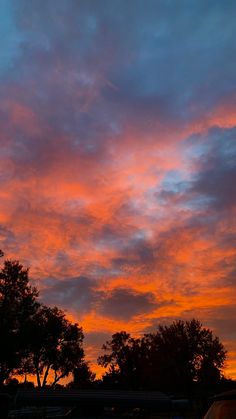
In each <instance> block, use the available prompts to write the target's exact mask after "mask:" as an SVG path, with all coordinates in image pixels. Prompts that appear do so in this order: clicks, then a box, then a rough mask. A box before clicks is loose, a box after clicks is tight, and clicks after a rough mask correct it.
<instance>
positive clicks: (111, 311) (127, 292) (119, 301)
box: [100, 288, 171, 320]
mask: <svg viewBox="0 0 236 419" xmlns="http://www.w3.org/2000/svg"><path fill="white" fill-rule="evenodd" d="M169 304H171V302H168V301H159V302H158V301H157V300H156V297H155V295H154V294H153V293H151V292H142V293H141V292H136V291H134V290H132V289H131V288H118V289H115V290H114V291H112V292H111V294H110V295H109V294H108V296H107V297H105V298H103V301H102V306H101V309H100V310H101V312H102V313H103V314H105V315H106V316H111V317H114V318H116V319H123V320H125V319H127V320H128V319H130V318H132V317H134V316H137V315H138V314H140V313H142V314H144V313H148V312H151V311H152V310H154V309H155V308H158V307H163V306H165V305H169Z"/></svg>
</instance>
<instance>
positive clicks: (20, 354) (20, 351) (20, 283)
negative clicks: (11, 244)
mask: <svg viewBox="0 0 236 419" xmlns="http://www.w3.org/2000/svg"><path fill="white" fill-rule="evenodd" d="M1 256H3V252H1ZM37 296H38V292H37V290H36V288H33V287H31V286H30V285H29V278H28V269H24V268H23V266H22V265H21V264H20V263H19V262H18V261H9V260H6V261H5V262H4V264H3V267H2V269H1V270H0V336H1V345H0V385H2V384H3V382H4V380H6V379H7V378H8V377H9V376H10V374H11V373H13V372H14V370H15V369H17V368H18V367H19V366H20V363H21V361H22V358H24V357H25V356H26V355H27V351H28V347H29V339H31V338H32V337H30V336H29V335H28V333H27V328H28V322H29V319H30V318H31V317H32V316H33V315H34V313H35V312H36V310H37V308H38V306H39V304H38V302H37V299H36V298H37Z"/></svg>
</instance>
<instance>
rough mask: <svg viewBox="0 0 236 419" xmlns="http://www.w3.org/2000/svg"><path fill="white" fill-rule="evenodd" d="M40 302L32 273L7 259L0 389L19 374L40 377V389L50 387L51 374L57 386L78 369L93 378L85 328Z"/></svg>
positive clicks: (2, 282) (1, 278) (2, 272)
mask: <svg viewBox="0 0 236 419" xmlns="http://www.w3.org/2000/svg"><path fill="white" fill-rule="evenodd" d="M0 256H3V252H0ZM37 297H38V291H37V289H36V288H35V287H32V286H31V285H30V283H29V277H28V269H24V268H23V266H22V265H21V264H20V263H19V262H18V261H10V260H5V261H4V263H3V266H2V268H1V269H0V336H1V345H0V385H2V384H3V382H4V381H5V380H7V379H9V377H11V375H12V374H14V373H18V374H23V373H24V374H27V373H30V374H36V377H37V384H38V386H39V387H44V386H45V385H46V384H47V380H48V377H49V374H50V373H52V374H53V382H52V385H55V384H56V383H57V382H58V381H59V380H60V379H61V378H63V377H67V376H68V375H69V374H70V373H71V372H73V371H74V369H77V370H79V371H80V373H81V375H82V374H83V372H84V373H85V372H86V379H87V378H88V374H89V368H88V365H87V363H86V362H85V360H84V350H83V339H84V335H83V331H82V328H81V327H79V326H78V324H77V323H72V322H70V321H69V320H68V319H67V318H66V316H65V313H64V312H63V311H62V310H60V309H59V308H57V307H47V306H45V305H43V304H41V303H40V302H39V301H38V298H37ZM86 367H87V371H86ZM52 374H51V375H52Z"/></svg>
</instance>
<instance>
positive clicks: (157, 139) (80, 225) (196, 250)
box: [0, 0, 236, 379]
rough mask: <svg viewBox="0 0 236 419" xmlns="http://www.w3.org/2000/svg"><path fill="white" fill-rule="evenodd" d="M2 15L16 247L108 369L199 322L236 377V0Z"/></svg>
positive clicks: (0, 47) (0, 146)
mask: <svg viewBox="0 0 236 419" xmlns="http://www.w3.org/2000/svg"><path fill="white" fill-rule="evenodd" d="M0 11H1V14H0V52H1V56H0V57H1V59H0V121H1V135H0V184H1V188H0V248H1V249H2V250H3V251H4V252H5V255H6V257H8V258H15V259H19V260H20V261H21V262H22V263H23V264H24V265H25V266H29V267H30V278H31V281H32V282H33V283H34V284H36V285H37V287H38V288H39V290H40V296H41V299H42V301H43V302H45V303H46V304H49V305H58V306H59V307H60V308H62V309H64V310H66V312H67V315H68V317H69V318H70V319H73V320H74V321H78V322H79V324H80V325H82V326H83V329H84V332H85V336H86V338H85V344H86V346H85V349H86V353H87V356H88V358H89V359H90V360H91V361H92V362H96V358H97V356H98V355H99V354H100V353H101V351H100V347H101V345H102V343H104V342H105V341H106V340H107V339H108V338H109V337H110V336H111V334H112V333H114V332H116V331H120V330H126V331H127V332H130V333H132V334H133V335H134V336H139V335H141V334H142V333H145V332H149V331H155V328H156V326H157V325H158V324H159V323H169V322H171V321H172V320H174V319H191V318H193V317H196V318H198V319H199V320H201V321H202V323H203V325H204V326H207V327H210V328H211V329H213V331H214V333H215V334H216V335H218V336H219V337H220V339H221V340H222V341H223V343H224V344H225V346H226V348H227V349H228V351H229V359H228V364H227V369H226V375H227V376H230V377H232V378H235V379H236V186H235V185H236V42H235V39H236V25H235V21H236V3H235V1H234V0H232V1H230V0H220V1H218V0H141V1H140V0H45V1H42V0H0Z"/></svg>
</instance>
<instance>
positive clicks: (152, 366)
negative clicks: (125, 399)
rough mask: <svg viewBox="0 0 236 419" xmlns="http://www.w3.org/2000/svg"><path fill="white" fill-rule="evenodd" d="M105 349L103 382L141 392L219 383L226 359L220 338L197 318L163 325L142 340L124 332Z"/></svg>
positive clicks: (102, 363) (184, 388)
mask: <svg viewBox="0 0 236 419" xmlns="http://www.w3.org/2000/svg"><path fill="white" fill-rule="evenodd" d="M102 349H103V351H105V354H104V355H101V356H100V357H99V358H98V363H99V364H100V365H102V366H104V367H107V368H108V370H107V372H106V373H105V375H104V382H107V383H109V384H110V383H113V385H114V383H116V384H117V385H118V386H119V385H120V386H126V387H128V388H139V389H159V390H160V389H161V390H168V391H169V390H176V389H179V390H180V389H181V390H184V391H186V390H188V389H190V388H191V386H192V385H193V384H194V383H202V382H204V383H208V384H210V382H211V381H213V382H216V381H217V380H220V377H221V369H222V368H223V366H224V361H225V359H226V350H225V349H224V347H223V345H222V343H221V342H220V341H219V339H218V337H215V336H213V333H212V331H211V330H209V329H207V328H204V327H203V326H202V324H201V323H200V322H199V321H198V320H196V319H192V320H191V321H182V320H179V321H175V322H173V323H172V324H170V325H168V326H162V325H160V326H159V327H158V329H157V331H156V332H155V333H149V334H145V335H144V336H143V337H141V338H139V339H137V338H132V337H131V336H130V335H129V334H128V333H126V332H124V331H122V332H120V333H116V334H114V335H113V336H112V339H111V340H110V341H108V342H106V344H105V345H103V348H102Z"/></svg>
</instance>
